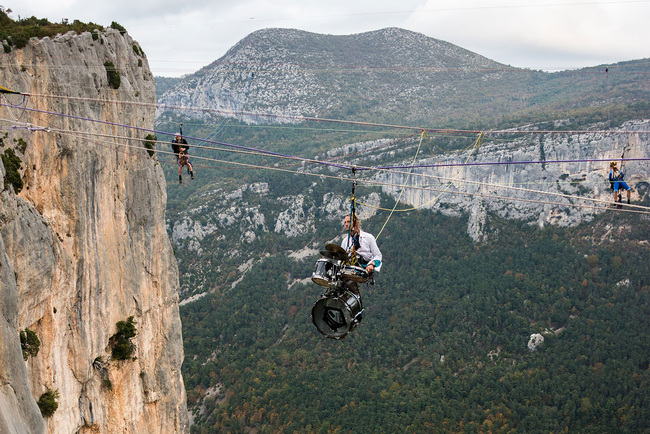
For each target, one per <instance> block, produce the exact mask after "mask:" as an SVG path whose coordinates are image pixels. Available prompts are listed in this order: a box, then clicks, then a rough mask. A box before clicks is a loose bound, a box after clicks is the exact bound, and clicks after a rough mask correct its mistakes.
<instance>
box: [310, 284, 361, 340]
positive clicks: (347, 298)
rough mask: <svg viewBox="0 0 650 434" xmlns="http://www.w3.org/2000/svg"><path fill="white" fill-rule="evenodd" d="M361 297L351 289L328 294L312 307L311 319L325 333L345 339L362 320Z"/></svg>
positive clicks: (328, 335)
mask: <svg viewBox="0 0 650 434" xmlns="http://www.w3.org/2000/svg"><path fill="white" fill-rule="evenodd" d="M362 315H363V307H362V305H361V297H360V296H358V295H356V294H353V293H351V292H349V291H345V292H343V293H339V294H326V295H325V297H324V298H321V299H320V300H318V301H317V302H316V303H315V304H314V307H312V309H311V320H312V322H313V323H314V325H315V326H316V329H318V331H319V332H321V333H322V334H323V335H325V336H326V337H328V338H332V339H343V338H344V337H346V336H347V334H348V333H350V332H351V331H352V329H354V327H356V325H357V324H359V322H360V321H361V318H362Z"/></svg>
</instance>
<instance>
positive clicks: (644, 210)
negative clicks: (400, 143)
mask: <svg viewBox="0 0 650 434" xmlns="http://www.w3.org/2000/svg"><path fill="white" fill-rule="evenodd" d="M51 131H54V132H59V133H61V134H66V135H71V136H74V137H78V138H82V137H83V136H82V135H81V134H78V133H73V132H68V131H65V130H58V129H51ZM109 145H110V146H118V147H125V148H131V149H135V150H138V151H144V148H142V147H141V146H135V145H125V144H120V143H115V142H109ZM157 152H160V153H162V154H169V155H173V152H171V151H170V152H167V151H157ZM195 158H196V159H201V160H204V161H210V162H217V163H224V164H232V165H235V166H238V167H242V168H251V169H261V170H273V171H278V172H285V173H292V174H300V175H306V176H313V177H318V178H321V179H322V178H329V179H336V180H342V179H345V178H341V177H339V176H334V175H326V174H320V173H310V172H304V171H292V170H289V169H284V168H279V167H274V166H262V165H254V164H248V163H239V162H234V161H226V160H219V159H215V158H208V157H195ZM358 182H361V183H364V184H366V185H369V186H378V187H391V188H402V189H405V188H410V189H414V190H421V191H431V192H440V193H444V192H447V191H446V189H445V190H441V189H436V188H432V187H417V186H413V185H405V184H402V185H400V184H393V183H387V182H379V181H374V180H364V179H358ZM466 182H467V181H466ZM449 193H450V194H458V195H464V196H477V197H481V198H486V199H498V200H504V201H518V202H525V203H538V204H546V205H552V206H558V207H568V208H583V209H595V210H601V211H602V210H604V209H605V208H606V206H605V207H603V206H590V205H581V204H575V203H561V202H552V201H542V200H535V199H525V198H516V197H508V196H497V195H489V194H483V193H473V192H463V191H453V192H449ZM540 193H542V194H546V192H540ZM555 195H558V196H566V195H561V194H555ZM575 198H577V199H579V200H583V201H594V202H600V203H602V204H605V205H611V203H610V202H608V201H604V200H598V199H591V198H583V197H575ZM364 205H365V206H369V207H372V206H371V205H367V204H364ZM375 208H376V207H375ZM629 208H635V209H629ZM397 211H399V210H397ZM616 212H628V213H639V214H650V207H645V206H641V205H629V204H628V205H625V207H624V208H622V209H616Z"/></svg>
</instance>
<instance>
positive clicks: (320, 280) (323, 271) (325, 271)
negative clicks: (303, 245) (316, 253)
mask: <svg viewBox="0 0 650 434" xmlns="http://www.w3.org/2000/svg"><path fill="white" fill-rule="evenodd" d="M338 272H339V261H337V260H335V259H330V258H321V259H319V260H318V261H317V262H316V267H314V272H313V273H312V274H311V280H312V281H313V282H314V283H315V284H316V285H320V286H330V284H332V283H334V281H335V280H336V276H337V274H338Z"/></svg>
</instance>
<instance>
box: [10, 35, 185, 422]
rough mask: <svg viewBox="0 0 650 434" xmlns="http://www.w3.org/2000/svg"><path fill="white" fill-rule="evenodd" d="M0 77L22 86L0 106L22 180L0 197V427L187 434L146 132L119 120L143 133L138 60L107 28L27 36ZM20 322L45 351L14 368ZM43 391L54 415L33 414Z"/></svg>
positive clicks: (145, 81) (148, 122) (149, 99)
mask: <svg viewBox="0 0 650 434" xmlns="http://www.w3.org/2000/svg"><path fill="white" fill-rule="evenodd" d="M0 84H2V85H3V86H5V87H7V88H9V89H15V90H18V91H20V92H23V93H25V94H28V96H27V97H26V98H25V99H24V100H23V99H22V96H21V95H4V96H3V100H2V105H0V128H2V130H0V134H2V136H3V145H4V146H3V147H2V148H0V153H2V152H4V153H6V152H7V150H8V149H9V148H11V149H12V150H13V151H14V153H15V154H16V155H17V157H18V158H20V160H21V164H20V167H19V169H18V170H17V172H18V174H19V175H20V178H21V179H22V181H23V183H24V185H23V187H22V189H21V190H20V191H19V192H16V190H18V189H19V188H18V187H16V186H14V185H11V184H10V183H8V182H7V181H6V180H5V183H4V188H3V190H2V193H1V195H2V201H1V203H0V235H1V237H0V277H1V279H2V286H1V287H0V315H1V320H2V322H1V324H0V431H2V432H16V433H21V432H25V433H27V432H29V433H34V432H50V433H64V432H66V433H71V432H82V433H83V432H93V433H111V432H120V433H126V432H129V433H144V432H160V433H176V432H185V431H187V425H188V415H187V409H186V403H185V390H184V386H183V380H182V377H181V364H182V361H183V347H182V333H181V323H180V317H179V311H178V269H177V264H176V260H175V258H174V256H173V251H172V248H171V244H170V242H169V239H168V236H167V233H166V231H165V204H166V199H167V196H166V184H165V179H164V175H163V171H162V169H161V167H160V165H159V164H158V163H157V162H156V160H155V159H153V158H151V157H150V155H149V153H148V152H147V149H146V148H145V147H144V144H143V139H144V136H145V135H146V132H143V131H138V130H135V129H132V128H127V127H125V126H127V125H133V126H137V127H142V128H152V127H153V119H154V112H155V108H154V107H155V104H154V103H155V84H154V78H153V75H152V74H151V72H150V70H149V67H148V64H147V59H146V56H145V55H144V53H143V52H142V50H141V49H139V46H138V45H137V43H136V42H134V41H133V40H132V39H131V38H130V37H129V35H128V34H127V33H125V32H120V31H118V30H114V29H105V30H104V31H101V32H96V33H93V34H91V33H90V32H86V33H82V34H76V33H75V32H69V33H66V34H65V35H58V36H56V37H54V38H47V37H46V38H44V39H40V40H38V39H32V40H30V41H29V43H28V44H27V46H25V47H24V48H23V49H20V50H13V51H11V52H10V53H2V54H0ZM122 125H124V126H122ZM6 170H10V169H5V168H4V167H3V166H0V175H2V177H3V178H4V175H5V173H6ZM131 316H132V317H133V320H134V321H135V329H136V334H135V337H132V338H131V339H130V342H131V343H132V344H133V345H132V347H131V349H132V353H131V354H129V356H128V357H127V358H125V360H118V359H117V358H116V357H115V356H114V355H113V348H114V346H115V343H116V334H117V331H118V329H117V325H116V324H117V323H118V322H119V321H128V318H129V317H131ZM26 329H29V330H32V331H34V332H35V334H36V336H37V337H38V339H39V340H40V343H41V344H40V349H39V351H38V354H36V355H35V356H33V357H27V360H26V361H23V357H22V354H21V344H20V338H19V332H20V331H21V330H26ZM48 390H51V391H53V392H58V398H57V403H58V408H57V409H56V411H55V412H54V413H53V414H52V415H51V416H49V417H45V418H43V417H42V416H41V412H40V411H39V407H38V406H37V405H36V401H37V400H38V399H39V397H40V396H41V395H42V394H43V393H44V392H46V391H48ZM55 395H56V394H55Z"/></svg>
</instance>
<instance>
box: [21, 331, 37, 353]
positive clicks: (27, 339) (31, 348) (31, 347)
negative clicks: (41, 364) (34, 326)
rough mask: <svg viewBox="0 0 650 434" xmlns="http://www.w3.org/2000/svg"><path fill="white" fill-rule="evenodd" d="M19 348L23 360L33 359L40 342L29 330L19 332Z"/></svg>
mask: <svg viewBox="0 0 650 434" xmlns="http://www.w3.org/2000/svg"><path fill="white" fill-rule="evenodd" d="M20 348H21V349H22V350H23V359H25V360H27V359H28V358H29V357H30V356H31V357H35V356H36V355H37V354H38V350H39V349H40V348H41V341H40V340H39V339H38V336H36V333H34V331H32V330H30V329H25V330H21V331H20Z"/></svg>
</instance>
